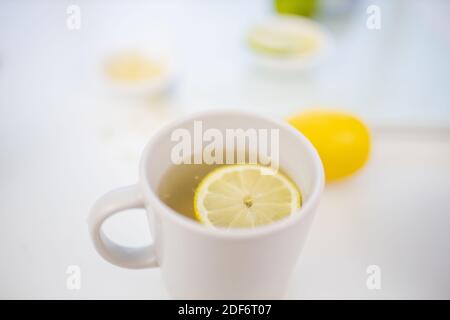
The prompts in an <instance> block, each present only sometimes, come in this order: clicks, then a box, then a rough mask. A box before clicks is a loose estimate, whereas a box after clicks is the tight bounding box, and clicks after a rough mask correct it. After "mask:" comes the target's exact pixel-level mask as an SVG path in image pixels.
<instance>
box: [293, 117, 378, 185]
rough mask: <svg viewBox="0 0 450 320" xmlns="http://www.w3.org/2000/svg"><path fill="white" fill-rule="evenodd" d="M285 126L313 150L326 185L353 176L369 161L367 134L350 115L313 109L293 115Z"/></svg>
mask: <svg viewBox="0 0 450 320" xmlns="http://www.w3.org/2000/svg"><path fill="white" fill-rule="evenodd" d="M288 122H289V123H290V124H291V125H292V126H294V127H295V128H296V129H297V130H299V131H300V132H301V133H303V134H304V135H305V136H306V137H307V138H308V139H309V140H310V141H311V143H312V144H313V145H314V147H315V148H316V149H317V151H318V153H319V155H320V158H321V159H322V163H323V166H324V169H325V176H326V178H327V181H332V180H336V179H340V178H343V177H347V176H349V175H351V174H353V173H354V172H355V171H357V170H358V169H360V168H361V167H363V166H364V164H365V163H366V162H367V160H368V158H369V152H370V133H369V130H368V128H367V127H366V125H365V124H364V123H363V122H362V121H361V120H360V119H358V118H357V117H355V116H353V115H351V114H348V113H344V112H339V111H332V110H324V109H316V110H311V111H306V112H303V113H300V114H297V115H295V116H293V117H291V118H289V119H288Z"/></svg>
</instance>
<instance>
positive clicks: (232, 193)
mask: <svg viewBox="0 0 450 320" xmlns="http://www.w3.org/2000/svg"><path fill="white" fill-rule="evenodd" d="M300 206H301V194H300V191H299V190H298V188H297V186H296V185H295V184H294V183H293V182H292V181H291V180H290V179H289V178H288V177H286V176H285V175H283V174H282V173H280V172H279V171H277V170H274V169H272V168H270V167H265V166H261V165H256V164H236V165H227V166H222V167H219V168H217V169H215V170H213V171H211V172H210V173H209V174H208V175H207V176H206V177H205V178H203V180H202V182H201V183H200V184H199V186H198V187H197V189H196V190H195V195H194V212H195V217H196V218H197V219H198V220H199V221H200V222H202V223H203V224H205V225H207V226H209V227H221V228H253V227H257V226H260V225H265V224H269V223H272V222H275V221H277V220H279V219H282V218H284V217H287V216H289V215H291V214H293V213H294V212H296V211H297V210H298V208H300Z"/></svg>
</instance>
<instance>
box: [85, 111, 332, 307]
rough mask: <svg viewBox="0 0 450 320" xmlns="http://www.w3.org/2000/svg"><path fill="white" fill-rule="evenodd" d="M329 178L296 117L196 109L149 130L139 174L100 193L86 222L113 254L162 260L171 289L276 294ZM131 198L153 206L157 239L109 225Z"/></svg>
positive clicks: (212, 295)
mask: <svg viewBox="0 0 450 320" xmlns="http://www.w3.org/2000/svg"><path fill="white" fill-rule="evenodd" d="M323 187H324V171H323V167H322V163H321V160H320V158H319V156H318V154H317V152H316V150H315V149H314V147H313V146H312V144H311V143H310V142H309V141H308V140H307V139H306V138H305V137H304V136H303V135H302V134H300V133H299V132H298V131H297V130H295V129H293V128H291V127H290V126H289V125H287V124H285V123H282V122H279V121H275V120H272V119H270V118H266V117H263V116H259V115H255V114H251V113H246V112H242V111H209V112H203V113H197V114H193V115H189V116H186V117H184V118H182V119H180V120H178V121H175V122H173V123H171V124H168V125H167V126H166V127H164V128H162V129H161V130H159V132H157V133H156V134H155V135H154V136H153V137H152V139H151V140H150V141H149V142H148V144H147V146H146V147H145V149H144V152H143V154H142V157H141V161H140V167H139V178H138V182H137V183H136V184H133V185H130V186H126V187H122V188H119V189H116V190H113V191H110V192H108V193H107V194H105V195H104V196H102V197H101V198H100V199H98V200H97V202H96V203H95V204H94V205H93V207H92V209H91V212H90V215H89V218H88V225H89V231H90V235H91V238H92V241H93V244H94V246H95V249H96V250H97V252H98V253H99V254H100V255H101V256H102V257H103V258H104V259H106V260H107V261H109V262H110V263H112V264H114V265H117V266H120V267H124V268H131V269H142V268H160V269H161V274H162V277H163V280H164V282H165V285H166V288H167V290H168V292H169V294H170V295H171V296H172V297H174V298H177V299H277V298H282V297H283V296H284V294H285V292H286V289H287V286H288V284H289V280H290V277H291V274H292V272H293V270H294V267H295V264H296V262H297V260H298V258H299V255H300V251H301V249H302V247H303V245H304V243H305V240H306V238H307V235H308V231H309V229H310V227H311V223H312V221H313V218H314V214H315V211H316V208H317V206H318V204H319V199H320V196H321V193H322V190H323ZM133 208H141V209H143V210H145V211H146V213H147V217H148V222H149V226H150V232H151V235H152V239H153V241H152V243H151V244H149V245H147V246H144V247H139V248H132V247H125V246H122V245H120V244H118V243H116V242H114V241H113V240H112V239H110V238H108V237H107V236H106V235H105V233H104V232H103V231H102V224H103V222H104V221H105V220H107V219H108V218H109V217H111V216H112V215H114V214H116V213H118V212H121V211H124V210H127V209H133ZM129 232H133V230H129ZM149 285H151V284H149Z"/></svg>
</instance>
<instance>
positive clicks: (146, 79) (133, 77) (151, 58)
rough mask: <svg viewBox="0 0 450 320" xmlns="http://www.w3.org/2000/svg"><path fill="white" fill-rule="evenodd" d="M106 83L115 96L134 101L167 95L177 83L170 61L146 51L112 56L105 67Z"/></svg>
mask: <svg viewBox="0 0 450 320" xmlns="http://www.w3.org/2000/svg"><path fill="white" fill-rule="evenodd" d="M102 72H103V76H104V79H105V81H106V83H107V85H108V87H110V88H111V89H112V90H113V91H114V92H116V93H118V94H120V95H124V96H130V97H139V96H142V97H151V96H156V95H159V94H162V93H164V92H165V91H167V90H168V89H169V87H170V86H171V85H173V83H174V81H175V68H174V66H173V63H172V62H171V61H170V59H169V57H168V56H166V55H161V54H155V53H151V52H146V51H142V50H127V51H121V52H117V53H115V54H111V55H110V56H108V57H107V58H105V60H104V62H103V65H102Z"/></svg>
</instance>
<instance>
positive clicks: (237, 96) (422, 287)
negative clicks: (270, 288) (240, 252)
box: [0, 0, 450, 299]
mask: <svg viewBox="0 0 450 320" xmlns="http://www.w3.org/2000/svg"><path fill="white" fill-rule="evenodd" d="M448 12H450V3H449V2H448V1H446V0H433V1H427V2H426V3H424V2H423V1H418V0H395V1H392V0H391V1H387V0H386V1H382V0H379V1H376V0H372V1H354V0H284V1H278V0H277V1H273V0H247V1H237V0H228V1H219V0H217V1H206V0H184V1H181V0H180V1H175V0H169V1H128V2H126V3H125V2H123V1H115V0H113V1H95V2H94V1H81V0H78V1H76V0H73V1H58V2H54V1H43V0H40V1H21V0H19V1H2V3H1V4H0V150H1V156H0V194H1V195H0V199H1V200H0V298H44V299H48V298H66V299H72V298H73V299H75V298H138V299H140V298H142V299H152V298H158V299H159V298H162V299H165V298H168V296H167V294H166V293H165V289H164V287H163V285H162V282H161V279H160V275H159V271H158V270H144V271H129V270H124V269H119V268H116V267H113V266H111V265H108V264H107V263H106V262H104V261H102V260H101V258H100V257H99V256H97V254H96V253H95V252H94V249H93V246H92V245H91V243H90V239H89V237H88V233H87V226H86V222H85V220H86V217H87V214H88V212H89V208H90V206H91V205H92V203H93V202H94V201H95V199H96V198H98V196H100V195H101V194H102V193H104V192H106V191H108V190H109V189H112V188H115V187H117V186H121V185H127V184H130V183H133V182H135V181H136V179H137V165H138V160H139V155H140V152H141V150H142V149H143V147H144V145H145V143H146V141H147V140H148V139H149V137H150V136H151V135H152V134H153V132H154V131H155V130H157V129H158V128H159V127H160V126H161V125H163V124H164V123H166V122H168V121H170V120H173V119H176V118H178V117H179V116H181V115H183V114H187V113H191V112H195V111H200V110H207V109H215V108H235V109H243V110H244V109H245V110H248V111H253V112H256V113H260V114H263V115H267V116H271V117H275V118H279V119H285V118H286V117H288V116H290V115H292V114H296V113H298V112H300V111H302V110H306V109H308V108H311V107H330V108H337V109H338V110H342V111H345V112H350V113H352V114H355V115H357V116H358V117H360V118H361V119H363V120H364V121H365V123H366V124H367V125H368V126H369V128H370V129H371V131H372V137H373V140H372V143H373V146H372V154H371V159H370V161H369V163H368V164H367V166H366V167H365V168H364V169H363V170H362V171H361V172H359V173H358V174H357V175H355V176H354V177H351V178H348V179H345V180H342V181H339V182H336V183H332V184H329V185H327V188H326V190H325V194H324V198H323V201H322V204H321V207H320V209H319V212H318V215H317V219H316V221H315V224H314V226H313V230H312V232H311V234H310V237H309V240H308V244H307V246H306V247H305V249H304V252H303V253H302V256H301V259H300V261H299V264H298V267H297V269H296V270H295V273H294V276H293V282H292V286H291V288H290V290H289V292H288V296H287V298H291V299H297V298H368V299H372V298H373V299H377V298H388V299H395V298H445V299H449V298H450V278H449V276H448V270H450V257H449V252H450V234H449V233H448V230H449V227H450V217H449V214H450V205H449V204H448V190H450V167H449V163H450V91H449V84H450V20H448V17H447V16H446V15H447V14H448ZM280 13H284V14H287V13H289V14H291V15H294V16H295V17H299V18H298V19H306V22H307V23H310V24H311V23H312V27H311V28H312V31H311V32H312V33H313V34H316V36H317V37H318V38H319V39H321V41H322V44H323V46H321V47H320V48H319V49H317V50H316V51H314V50H312V51H311V54H310V56H308V55H306V56H308V58H305V57H306V56H305V57H303V58H302V57H294V58H289V57H288V58H286V55H283V52H282V53H281V54H280V53H278V54H277V53H275V54H268V53H267V50H269V51H270V50H272V49H274V48H275V49H280V48H281V49H283V50H285V49H286V48H285V47H283V45H284V43H278V42H277V41H278V40H277V38H276V37H275V38H276V39H269V40H267V41H268V42H267V41H266V40H265V39H266V38H265V37H266V36H267V34H263V35H262V38H263V40H264V41H266V42H264V41H263V42H264V43H263V47H262V48H261V47H259V48H258V46H256V47H255V46H254V44H255V43H254V42H253V43H252V40H255V33H254V32H257V31H255V28H258V26H260V25H261V24H263V25H265V23H268V24H269V27H268V28H269V29H270V26H271V21H273V19H274V18H275V17H276V16H277V15H279V14H280ZM377 14H378V17H379V20H378V22H379V24H377V21H376V16H377ZM373 19H375V20H373ZM302 21H305V20H302ZM263 32H267V30H266V31H263ZM268 32H269V33H270V32H271V31H270V30H269V31H268ZM314 32H317V33H314ZM270 37H271V36H269V38H270ZM256 39H260V38H258V34H256ZM252 44H253V45H252ZM264 45H268V47H267V46H266V47H264ZM288 49H289V48H288ZM288 49H286V50H288ZM305 50H307V49H305ZM297 58H298V59H297ZM316 58H317V59H316ZM319 58H320V59H319ZM130 70H131V71H130ZM140 77H142V78H143V79H144V81H141V82H140V81H135V80H136V79H137V80H142V79H140ZM147 80H148V81H147ZM105 227H106V231H107V233H109V234H110V235H111V237H113V238H114V239H118V241H120V242H121V243H124V244H129V245H138V244H142V243H145V242H147V241H151V238H150V235H149V234H148V230H147V222H146V218H145V215H144V214H143V213H142V212H139V211H137V212H133V214H130V215H127V216H126V217H125V216H123V217H122V216H120V215H119V216H117V217H114V218H113V219H111V221H108V223H107V225H106V226H105ZM127 230H133V232H130V231H127ZM70 265H76V266H79V267H80V270H81V275H82V278H81V279H82V280H81V288H80V289H79V290H70V289H68V288H67V286H66V281H67V277H68V274H67V273H66V271H67V268H68V266H70ZM369 265H378V266H379V267H380V269H381V270H382V288H381V289H380V290H369V289H368V288H367V286H366V279H367V276H368V274H367V272H366V270H367V267H368V266H369Z"/></svg>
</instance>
